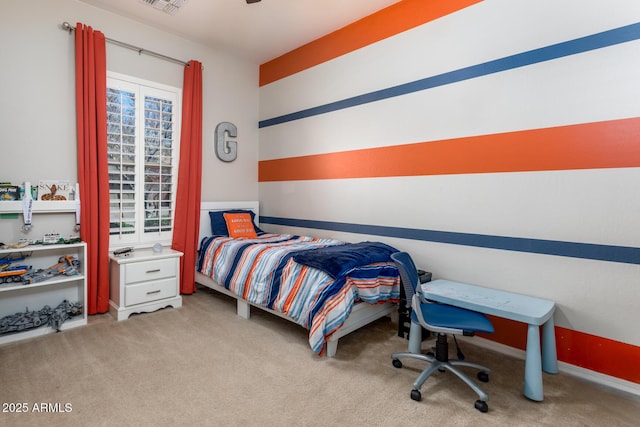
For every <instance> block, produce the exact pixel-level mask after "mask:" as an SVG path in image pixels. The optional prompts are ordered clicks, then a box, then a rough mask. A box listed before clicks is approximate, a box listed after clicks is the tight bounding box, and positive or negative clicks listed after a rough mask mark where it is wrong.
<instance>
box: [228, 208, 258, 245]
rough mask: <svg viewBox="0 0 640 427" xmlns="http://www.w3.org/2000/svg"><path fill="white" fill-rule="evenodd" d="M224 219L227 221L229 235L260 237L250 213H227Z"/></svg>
mask: <svg viewBox="0 0 640 427" xmlns="http://www.w3.org/2000/svg"><path fill="white" fill-rule="evenodd" d="M224 221H225V222H226V223H227V229H228V230H229V237H249V238H252V239H255V238H256V237H258V235H257V234H256V229H255V228H254V227H253V221H252V220H251V215H250V214H248V213H225V214H224Z"/></svg>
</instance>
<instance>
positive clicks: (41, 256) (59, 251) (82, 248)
mask: <svg viewBox="0 0 640 427" xmlns="http://www.w3.org/2000/svg"><path fill="white" fill-rule="evenodd" d="M0 203H3V204H4V203H11V202H0ZM46 203H49V202H46ZM53 203H55V202H53ZM0 210H2V212H6V210H5V209H0ZM66 255H70V256H75V257H77V258H78V260H79V261H80V267H79V269H78V272H79V274H78V275H74V276H64V275H61V276H56V277H53V278H50V279H48V280H45V281H42V282H37V283H32V284H29V285H23V284H22V283H4V284H0V319H2V318H3V317H5V316H8V315H12V314H15V313H21V312H24V311H25V310H27V309H28V310H29V311H38V310H41V309H42V308H43V307H44V306H45V305H48V306H50V307H51V308H52V309H55V308H56V307H57V306H58V305H59V304H60V303H61V302H62V301H64V300H68V301H69V302H71V303H76V302H78V303H80V304H82V314H80V315H78V316H74V317H71V318H69V319H67V320H66V321H65V322H64V323H63V324H62V327H61V330H65V329H70V328H74V327H78V326H82V325H86V324H87V315H86V301H87V287H86V264H85V260H86V259H87V245H86V244H85V243H84V242H80V243H71V244H55V245H30V246H26V247H24V248H20V249H0V258H5V257H7V256H11V257H13V258H17V257H20V256H26V259H25V260H24V261H20V264H27V265H31V266H32V267H33V268H34V269H39V268H48V267H50V266H52V265H55V264H57V263H58V260H59V259H60V257H62V256H66ZM51 332H55V329H54V328H52V327H51V326H48V325H42V326H39V327H37V328H32V329H25V330H23V331H16V332H8V333H4V334H0V344H4V343H8V342H13V341H18V340H22V339H26V338H31V337H35V336H40V335H44V334H47V333H51Z"/></svg>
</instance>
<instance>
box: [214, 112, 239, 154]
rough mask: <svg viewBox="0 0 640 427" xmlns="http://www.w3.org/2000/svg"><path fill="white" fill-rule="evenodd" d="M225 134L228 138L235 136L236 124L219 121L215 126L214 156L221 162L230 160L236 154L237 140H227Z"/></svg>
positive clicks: (236, 133)
mask: <svg viewBox="0 0 640 427" xmlns="http://www.w3.org/2000/svg"><path fill="white" fill-rule="evenodd" d="M225 134H228V135H229V137H230V138H236V137H237V136H238V129H237V128H236V125H234V124H233V123H229V122H220V123H218V125H217V126H216V135H215V150H216V156H218V158H219V159H220V160H222V161H223V162H232V161H234V160H235V159H236V157H237V156H238V142H237V141H227V140H226V138H225Z"/></svg>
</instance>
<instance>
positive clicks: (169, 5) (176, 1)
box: [140, 0, 189, 15]
mask: <svg viewBox="0 0 640 427" xmlns="http://www.w3.org/2000/svg"><path fill="white" fill-rule="evenodd" d="M187 1H189V0H140V3H144V4H147V5H149V6H151V7H152V8H154V9H157V10H160V11H162V12H165V13H168V14H169V15H175V14H176V12H177V11H178V10H180V8H181V7H182V6H184V4H185V3H186V2H187Z"/></svg>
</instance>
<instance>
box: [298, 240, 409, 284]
mask: <svg viewBox="0 0 640 427" xmlns="http://www.w3.org/2000/svg"><path fill="white" fill-rule="evenodd" d="M394 252H398V250H397V249H395V248H393V247H391V246H389V245H385V244H384V243H380V242H361V243H347V244H344V245H337V246H327V247H324V248H318V249H311V250H308V251H303V252H299V253H297V254H296V255H295V256H294V257H293V260H294V261H295V262H297V263H298V264H302V265H307V266H309V267H313V268H317V269H320V270H322V271H324V272H326V273H327V274H328V275H330V276H331V277H333V278H334V279H335V278H337V277H341V276H344V275H345V274H346V273H347V272H348V271H349V270H351V269H353V268H355V267H360V266H363V265H367V264H373V263H375V262H384V261H391V257H390V255H391V254H392V253H394Z"/></svg>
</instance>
